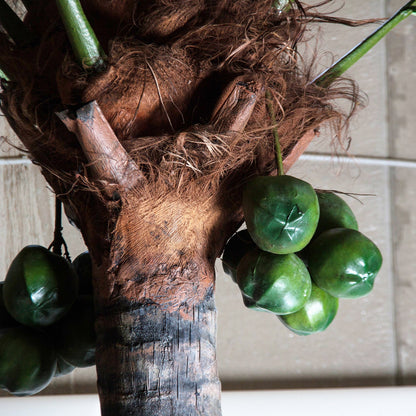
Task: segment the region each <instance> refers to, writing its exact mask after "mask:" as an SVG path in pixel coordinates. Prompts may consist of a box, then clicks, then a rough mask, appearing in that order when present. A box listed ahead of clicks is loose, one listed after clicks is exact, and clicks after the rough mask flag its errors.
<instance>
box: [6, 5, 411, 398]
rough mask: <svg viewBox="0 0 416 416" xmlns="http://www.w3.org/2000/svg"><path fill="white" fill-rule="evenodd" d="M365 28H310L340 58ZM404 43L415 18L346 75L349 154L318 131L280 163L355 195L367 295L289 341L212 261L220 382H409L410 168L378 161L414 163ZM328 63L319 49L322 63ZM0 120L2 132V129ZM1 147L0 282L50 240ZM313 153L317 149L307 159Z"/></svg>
mask: <svg viewBox="0 0 416 416" xmlns="http://www.w3.org/2000/svg"><path fill="white" fill-rule="evenodd" d="M345 3H346V4H345V7H344V8H343V9H342V11H340V12H339V13H338V14H342V15H343V16H347V17H352V18H368V17H382V16H386V15H388V14H390V13H391V12H392V11H394V10H396V9H397V8H399V7H400V6H402V5H403V4H404V3H405V0H391V1H383V0H366V1H362V0H348V2H345ZM334 4H336V5H341V1H336V2H334ZM331 7H332V8H333V9H335V7H334V6H331ZM414 19H416V18H414ZM373 29H374V26H366V27H361V28H348V27H338V26H333V25H326V26H324V27H323V28H322V31H321V33H320V34H319V36H320V39H321V40H320V48H319V49H321V50H327V51H332V52H333V55H334V57H335V58H337V57H340V56H341V55H342V54H343V53H345V52H346V51H348V50H349V49H350V48H351V47H353V46H354V45H355V44H356V43H357V42H358V41H359V40H361V39H362V38H363V37H364V36H365V35H366V34H368V33H370V32H371V31H372V30H373ZM415 44H416V20H412V18H409V19H408V21H407V22H405V23H403V24H402V25H401V26H400V27H398V28H396V29H395V31H394V33H393V34H391V35H390V36H389V38H388V40H387V41H386V42H381V43H380V44H379V45H378V46H377V47H376V49H374V50H373V51H371V53H370V54H368V56H366V57H365V58H364V59H362V61H361V62H360V63H358V64H357V65H356V66H355V67H354V68H353V69H352V70H351V71H350V73H349V74H350V75H351V76H352V77H353V78H355V79H356V80H357V81H358V83H359V84H360V86H361V88H362V90H363V91H364V92H365V93H366V94H367V96H368V105H367V107H366V108H365V109H364V110H362V111H361V112H360V114H359V116H358V117H356V119H355V120H354V122H353V125H352V128H351V132H350V135H351V139H352V142H351V147H350V149H349V152H350V154H351V155H356V156H357V158H356V159H350V160H349V161H344V160H339V159H337V158H336V157H332V158H331V157H326V155H331V154H332V153H333V148H332V147H331V137H329V135H328V134H327V133H325V132H324V133H323V134H322V135H321V137H320V138H319V139H317V140H316V141H315V142H314V143H313V144H312V145H311V147H310V148H309V150H308V153H309V156H305V157H304V158H302V159H301V160H299V162H298V163H297V164H296V165H295V167H294V168H293V169H292V171H291V174H292V175H294V176H298V177H300V178H302V179H305V180H307V181H309V182H310V183H311V184H312V185H313V186H314V187H316V188H321V189H336V190H340V191H343V192H348V193H355V194H359V195H358V197H357V199H354V198H348V197H347V198H348V202H349V203H350V205H351V207H352V208H353V210H354V212H355V213H356V216H357V218H358V221H359V225H360V229H361V230H362V231H363V232H364V233H365V234H367V235H368V236H369V237H371V238H372V239H373V240H374V241H375V242H376V243H377V244H378V246H379V247H380V249H381V251H382V253H383V257H384V265H383V268H382V271H381V272H380V274H379V276H378V278H377V281H376V285H375V288H374V291H373V292H372V293H371V295H369V296H368V297H366V298H362V299H357V300H343V301H342V302H340V308H339V312H338V316H337V318H336V319H335V321H334V323H333V324H332V325H331V327H330V328H329V329H328V330H327V331H325V332H324V333H322V334H318V335H313V336H309V337H299V336H296V335H293V334H292V333H290V332H289V331H288V330H287V329H286V328H284V327H283V326H282V325H281V324H280V322H279V321H278V320H277V318H275V317H274V316H272V315H268V314H265V313H260V312H253V311H249V310H247V309H245V308H244V306H243V305H242V302H241V296H240V294H239V290H238V288H237V287H236V285H235V284H234V283H232V282H231V280H230V279H229V278H228V277H226V276H225V275H224V274H223V272H222V267H221V264H220V262H218V263H217V270H218V279H217V292H216V293H217V294H216V297H217V306H218V311H219V313H218V316H219V318H218V361H219V369H220V375H221V378H222V381H223V386H224V388H225V389H238V388H244V389H248V388H283V387H311V386H316V387H318V386H327V385H328V386H352V385H357V386H367V385H396V384H403V383H404V384H411V383H414V382H415V379H416V354H415V352H416V351H415V348H416V347H415V346H416V335H415V334H416V302H415V301H414V298H415V297H416V275H415V269H414V268H415V267H416V256H415V253H416V231H415V230H416V213H415V209H414V206H413V203H415V204H416V186H415V183H414V178H415V172H416V170H415V168H414V167H411V166H410V167H392V166H390V165H391V164H392V162H391V161H390V162H389V161H388V160H389V159H395V160H396V159H408V160H411V161H412V160H416V140H415V139H414V137H413V135H414V130H415V128H416V117H415V114H416V111H415V110H416V51H415V48H414V45H415ZM329 61H330V58H329V57H328V55H326V56H325V57H324V58H323V59H322V67H324V66H325V65H326V64H328V62H329ZM0 123H2V124H1V126H3V127H2V129H1V131H2V132H3V134H5V135H10V131H9V130H8V129H7V127H6V126H5V124H4V123H3V122H2V121H0ZM0 149H1V150H3V152H2V153H0V157H1V159H0V280H1V279H2V277H1V276H4V275H5V273H6V270H7V267H8V264H9V263H10V261H11V260H12V258H13V257H14V255H15V254H16V253H17V252H18V251H19V249H20V248H21V247H23V246H24V245H25V244H29V243H37V244H43V245H47V244H49V243H50V241H51V239H52V233H53V230H52V223H53V195H52V193H51V191H50V190H49V189H48V187H47V185H46V183H45V181H44V180H43V178H42V177H41V175H40V174H39V173H38V169H37V168H36V167H35V166H31V165H29V164H27V163H25V162H24V161H23V160H21V159H18V160H16V159H15V158H16V157H17V158H19V157H20V156H19V155H20V154H21V153H20V152H18V151H15V150H8V148H7V146H6V145H4V144H3V145H2V146H1V148H0ZM311 154H312V155H311ZM317 154H321V155H324V157H323V158H320V159H318V158H317V157H316V155H317ZM359 156H362V157H367V159H362V158H360V157H359ZM368 157H369V158H376V159H372V160H368ZM394 163H395V162H393V164H394ZM65 237H66V239H67V241H68V243H69V246H70V249H71V254H72V255H73V256H75V255H77V254H78V253H79V252H81V251H83V250H84V246H83V243H82V241H81V239H80V236H79V235H78V234H77V231H76V230H74V229H72V228H71V227H70V226H69V225H66V226H65ZM94 383H95V374H94V368H91V369H85V370H77V371H76V372H74V373H73V374H71V375H69V376H65V377H63V378H61V379H58V380H56V381H55V382H54V384H53V385H51V386H50V387H48V388H47V389H46V390H45V393H46V394H47V393H82V392H92V391H95V384H94Z"/></svg>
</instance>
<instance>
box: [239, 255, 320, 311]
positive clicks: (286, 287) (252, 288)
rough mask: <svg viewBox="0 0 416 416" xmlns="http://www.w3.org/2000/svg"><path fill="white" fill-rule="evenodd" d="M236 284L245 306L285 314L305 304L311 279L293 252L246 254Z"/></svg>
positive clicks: (309, 290)
mask: <svg viewBox="0 0 416 416" xmlns="http://www.w3.org/2000/svg"><path fill="white" fill-rule="evenodd" d="M237 283H238V286H239V287H240V290H241V292H242V294H243V298H244V301H245V303H246V305H249V307H250V308H255V309H263V310H266V311H269V312H273V313H276V314H282V315H284V314H288V313H293V312H296V311H297V310H299V309H300V308H302V307H303V305H305V303H306V301H307V300H308V299H309V296H310V294H311V286H312V283H311V278H310V276H309V273H308V270H307V269H306V266H305V265H304V264H303V262H302V260H301V259H299V258H298V257H297V256H296V255H295V254H285V255H282V254H271V253H267V252H264V251H261V250H253V251H250V252H249V253H247V254H246V255H245V256H244V257H243V259H242V260H241V262H240V264H239V265H238V268H237Z"/></svg>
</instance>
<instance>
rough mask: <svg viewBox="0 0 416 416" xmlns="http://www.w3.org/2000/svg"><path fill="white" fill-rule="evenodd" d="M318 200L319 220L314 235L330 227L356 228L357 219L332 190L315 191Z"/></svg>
mask: <svg viewBox="0 0 416 416" xmlns="http://www.w3.org/2000/svg"><path fill="white" fill-rule="evenodd" d="M317 195H318V201H319V209H320V215H319V222H318V227H317V229H316V233H315V236H318V235H319V234H321V233H323V232H324V231H326V230H329V229H331V228H351V229H352V230H358V223H357V219H356V218H355V215H354V213H353V212H352V211H351V208H350V207H349V206H348V204H347V203H346V202H345V201H344V200H343V199H342V198H340V197H339V196H338V195H336V194H334V193H332V192H317Z"/></svg>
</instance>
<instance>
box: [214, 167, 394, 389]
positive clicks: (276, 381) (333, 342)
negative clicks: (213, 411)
mask: <svg viewBox="0 0 416 416" xmlns="http://www.w3.org/2000/svg"><path fill="white" fill-rule="evenodd" d="M291 173H292V174H293V175H294V176H297V177H300V178H303V179H305V180H307V181H309V182H310V183H312V184H313V185H314V186H315V187H317V188H321V189H337V190H340V191H343V192H351V193H361V194H367V193H372V194H375V195H376V196H374V197H360V200H361V201H362V203H363V204H361V203H360V202H358V201H356V200H354V199H351V198H349V199H348V200H347V201H348V203H349V204H350V206H351V208H352V209H353V211H354V212H355V214H356V216H357V219H358V222H359V224H360V229H361V231H362V232H364V233H365V234H366V235H367V236H369V237H370V238H371V239H372V240H373V241H375V242H376V244H377V245H378V246H379V247H380V250H381V251H382V253H383V257H384V264H383V268H382V270H381V272H380V274H379V276H378V277H377V280H376V284H375V287H374V290H373V292H372V293H371V294H370V295H369V296H367V297H365V298H361V299H356V300H347V299H345V300H342V301H341V302H340V308H339V312H338V315H337V317H336V319H335V321H334V322H333V324H332V325H331V326H330V327H329V328H328V329H327V330H326V331H325V332H323V333H321V334H316V335H311V336H308V337H299V336H296V335H294V334H292V333H291V332H289V331H288V330H287V329H286V328H284V327H283V326H282V325H281V323H280V322H279V321H278V319H277V318H275V317H274V316H273V315H271V314H270V315H269V314H266V313H262V312H254V311H249V310H247V309H245V308H244V306H243V304H242V301H241V296H240V294H239V290H238V288H237V286H236V285H235V284H234V283H233V282H231V281H230V279H229V278H228V277H226V276H224V275H223V273H222V272H221V270H222V267H221V265H220V264H218V267H217V270H218V271H219V273H218V279H217V282H218V283H217V285H218V287H217V295H216V296H217V305H218V310H219V325H218V327H219V330H218V359H219V368H220V374H221V377H222V379H223V382H224V387H225V388H259V387H268V388H272V387H293V386H296V387H310V386H323V385H331V386H335V385H343V386H351V385H374V384H393V383H394V381H395V371H396V349H395V338H394V335H395V332H394V319H393V298H392V279H391V273H390V271H391V252H390V239H389V228H388V227H389V192H388V189H387V186H388V172H387V170H386V169H384V168H364V167H363V168H361V169H360V171H358V170H354V168H352V167H350V168H349V169H347V168H345V169H343V170H342V172H341V173H339V172H338V167H336V166H334V167H331V164H327V163H322V164H311V163H305V162H299V163H298V164H297V165H296V168H294V169H293V170H292V172H291Z"/></svg>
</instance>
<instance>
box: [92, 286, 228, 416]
mask: <svg viewBox="0 0 416 416" xmlns="http://www.w3.org/2000/svg"><path fill="white" fill-rule="evenodd" d="M96 326H97V331H98V344H97V375H98V389H99V394H100V400H101V411H102V415H103V416H115V415H117V416H125V415H135V416H139V415H140V416H154V415H158V416H165V415H166V416H168V415H169V416H185V415H186V416H191V415H192V416H193V415H209V416H220V415H221V407H220V382H219V379H218V374H217V365H216V358H215V344H216V310H215V304H214V298H213V291H212V290H210V291H209V292H208V293H207V295H206V297H205V299H203V300H202V301H201V302H199V303H198V304H196V305H193V306H192V307H190V308H188V309H180V310H176V311H169V310H166V309H164V307H163V306H161V305H156V304H140V303H134V302H131V303H124V304H123V303H122V302H116V303H114V304H113V305H111V306H110V307H106V308H103V309H101V310H100V311H99V313H98V318H97V325H96Z"/></svg>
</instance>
